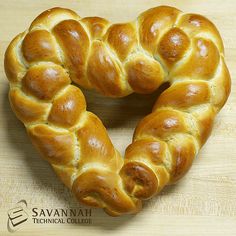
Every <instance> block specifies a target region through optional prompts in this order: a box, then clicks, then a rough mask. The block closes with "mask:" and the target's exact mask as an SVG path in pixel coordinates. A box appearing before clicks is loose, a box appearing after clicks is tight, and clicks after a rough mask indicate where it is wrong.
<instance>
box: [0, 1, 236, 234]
mask: <svg viewBox="0 0 236 236" xmlns="http://www.w3.org/2000/svg"><path fill="white" fill-rule="evenodd" d="M162 4H165V5H172V6H176V7H178V8H180V9H182V10H183V11H185V12H195V13H200V14H203V15H206V16H207V17H209V18H210V19H211V20H212V21H213V22H214V23H215V24H216V25H217V27H218V28H219V30H220V32H221V34H222V36H223V39H224V43H225V48H226V61H227V64H228V67H229V69H230V72H231V76H232V79H233V81H232V93H231V96H230V98H229V100H228V102H227V104H226V105H225V107H224V109H223V110H222V111H221V112H220V114H219V115H218V117H217V119H216V121H215V125H214V131H213V134H212V136H211V138H210V139H209V140H208V142H207V144H206V145H205V146H204V148H203V149H202V150H201V152H200V154H199V156H198V158H197V159H196V161H195V162H194V164H193V167H192V169H191V171H190V172H189V173H188V174H187V175H186V177H185V178H184V179H183V180H182V181H181V183H179V184H176V185H175V186H171V187H168V188H166V189H165V190H164V191H163V193H162V194H161V195H160V196H158V197H156V198H155V199H152V200H150V201H148V202H147V203H145V206H144V209H143V211H142V212H141V213H140V214H138V215H136V216H135V217H134V216H125V217H120V218H112V217H109V216H107V215H106V214H105V213H103V211H101V210H97V209H96V210H95V209H92V210H91V217H90V216H89V217H88V218H90V220H91V224H78V223H77V224H69V223H67V222H66V223H64V224H63V223H61V224H56V223H51V224H49V223H47V224H46V223H33V219H32V217H33V216H32V215H33V214H34V212H33V211H32V210H33V208H37V210H35V211H39V209H41V208H43V209H44V210H46V209H49V210H50V209H52V210H53V211H55V210H56V209H61V208H62V209H74V208H75V209H76V211H77V212H78V209H79V208H81V209H82V211H83V212H85V210H86V209H87V208H86V207H84V206H81V205H79V204H78V203H77V202H76V201H75V199H74V198H73V197H72V196H71V194H70V193H69V191H68V190H67V189H66V188H65V187H64V186H63V185H62V183H61V182H60V181H59V180H58V179H57V177H56V176H55V174H54V173H53V171H52V170H51V168H50V167H49V165H48V164H47V163H46V162H45V161H43V160H42V159H41V158H40V157H39V155H38V153H37V152H36V151H35V149H34V148H33V147H32V145H31V143H30V141H29V139H28V137H27V135H26V132H25V130H24V127H23V125H22V124H21V123H20V122H19V121H18V120H17V119H16V118H15V115H14V114H13V113H12V111H11V109H10V106H9V103H8V98H7V93H8V83H7V80H6V76H5V74H4V69H3V56H4V52H5V49H6V47H7V45H8V43H9V42H10V40H11V39H12V38H13V37H14V36H15V35H16V34H18V33H19V32H21V31H24V30H25V29H26V28H27V27H28V26H29V23H30V22H31V21H32V20H33V18H34V17H36V16H37V15H38V14H39V13H40V12H42V11H43V10H45V9H47V8H51V7H53V6H62V7H68V8H71V9H74V10H75V11H77V12H78V13H79V14H80V15H81V16H93V15H98V16H103V17H105V18H108V19H110V20H111V21H114V22H118V21H129V20H131V19H134V18H135V17H136V16H137V15H138V14H139V13H140V12H142V11H143V10H145V9H148V8H150V7H153V6H157V5H162ZM235 11H236V1H235V0H224V1H222V0H208V1H204V0H198V1H194V0H182V1H164V0H163V1H155V0H145V1H144V0H113V1H111V0H110V1H109V0H96V1H95V0H86V1H82V0H81V1H79V0H70V1H65V0H50V1H49V0H34V1H32V0H8V1H4V0H1V1H0V103H1V104H0V121H1V122H0V173H1V174H0V184H1V186H0V235H1V236H5V235H24V236H27V235H30V236H31V235H34V236H36V235H58V236H59V235H70V236H72V235H108V234H111V235H113V236H115V235H119V236H121V235H130V236H131V235H136V236H138V235H157V236H164V235H166V236H170V235H174V236H178V235H181V236H183V235H186V236H187V235H188V236H189V235H191V236H200V235H207V236H209V235H214V236H216V235H219V236H222V235H224V236H229V235H236V93H235V91H236V83H235V80H234V78H235V76H236V72H235V71H236V70H235V63H236V43H235V41H236V25H235V24H236V13H235ZM85 95H86V97H87V100H88V107H89V109H90V110H91V111H93V112H94V113H96V114H97V115H99V116H100V117H101V119H102V120H103V122H104V124H105V125H106V127H107V128H108V129H109V133H110V135H111V138H112V140H113V142H114V144H115V145H116V147H117V148H118V149H119V150H120V151H121V152H122V153H123V152H124V150H125V147H126V146H127V144H128V143H129V142H130V141H131V137H132V132H133V129H134V127H135V125H136V123H137V121H138V120H139V119H140V118H141V117H143V116H144V115H145V114H147V113H148V112H149V111H150V109H151V106H152V104H153V102H154V100H155V98H156V97H155V94H154V95H151V96H145V97H144V98H142V97H141V96H137V95H132V96H130V97H128V98H124V99H118V100H111V99H104V98H102V97H101V96H98V95H94V94H93V93H91V92H85ZM138 99H139V100H138ZM95 101H96V102H95ZM22 199H23V200H25V201H26V202H27V207H25V210H24V211H25V212H26V214H27V215H28V220H27V221H26V222H24V223H22V224H20V225H19V229H18V230H17V231H16V232H14V234H10V233H9V231H8V229H7V222H8V212H9V210H10V209H12V208H15V207H16V206H19V205H20V204H23V205H24V204H25V203H24V202H21V203H18V204H17V202H19V201H20V200H22ZM88 210H89V209H88ZM20 212H21V210H20ZM84 214H85V213H84ZM27 215H26V216H27ZM81 217H82V216H80V217H79V218H81ZM46 218H47V217H46ZM57 218H58V217H57ZM66 218H68V217H64V219H65V220H66ZM82 218H83V217H82ZM85 218H86V217H85ZM9 230H11V228H9Z"/></svg>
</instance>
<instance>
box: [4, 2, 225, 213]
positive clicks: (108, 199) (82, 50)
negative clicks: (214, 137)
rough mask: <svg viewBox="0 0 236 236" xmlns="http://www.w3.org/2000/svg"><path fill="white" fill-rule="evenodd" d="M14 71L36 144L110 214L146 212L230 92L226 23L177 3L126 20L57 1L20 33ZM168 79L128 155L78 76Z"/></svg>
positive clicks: (15, 103)
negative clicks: (144, 205)
mask: <svg viewBox="0 0 236 236" xmlns="http://www.w3.org/2000/svg"><path fill="white" fill-rule="evenodd" d="M5 71H6V75H7V77H8V79H9V82H10V92H9V98H10V103H11V106H12V109H13V111H14V112H15V114H16V115H17V117H18V118H19V119H20V120H21V121H22V122H23V123H24V125H25V127H26V129H27V132H28V134H29V136H30V138H31V140H32V142H33V144H34V146H35V147H36V148H37V149H38V150H39V152H40V153H41V154H42V156H43V157H44V158H45V159H46V160H47V161H48V162H49V163H50V164H51V165H52V167H53V168H54V170H55V172H56V174H57V175H58V176H59V177H60V178H61V180H62V181H63V182H64V184H65V185H66V186H67V187H68V188H70V189H71V190H72V192H73V193H74V195H75V196H76V197H77V199H78V200H79V201H80V202H83V203H85V204H87V205H89V206H94V207H101V208H104V209H105V211H106V212H107V213H108V214H110V215H120V214H128V213H136V212H137V211H139V210H140V209H141V201H142V200H144V199H148V198H151V197H152V196H154V195H155V194H157V193H158V192H160V191H161V189H162V188H163V187H164V186H165V185H167V184H170V183H173V182H175V181H177V180H178V179H180V178H181V177H182V176H183V175H184V174H185V173H186V172H187V171H188V170H189V168H190V166H191V164H192V162H193V160H194V157H195V156H196V155H197V153H198V152H199V150H200V148H201V147H202V146H203V144H204V143H205V142H206V140H207V138H208V136H209V135H210V133H211V129H212V124H213V121H214V118H215V115H216V114H217V113H218V112H219V110H220V109H221V108H222V106H223V105H224V104H225V102H226V100H227V98H228V96H229V93H230V75H229V72H228V69H227V67H226V64H225V61H224V48H223V43H222V40H221V37H220V35H219V33H218V31H217V29H216V27H215V26H214V25H213V24H212V23H211V22H210V21H209V20H207V19H206V18H205V17H203V16H200V15H196V14H184V13H182V12H181V11H179V10H178V9H176V8H173V7H167V6H161V7H157V8H153V9H150V10H148V11H146V12H144V13H142V14H141V15H140V16H139V17H138V18H137V19H136V20H135V21H133V22H130V23H122V24H111V23H109V22H108V21H107V20H105V19H103V18H99V17H86V18H80V17H79V16H78V15H77V14H76V13H75V12H73V11H71V10H68V9H62V8H53V9H50V10H47V11H45V12H43V13H42V14H41V15H39V16H38V17H37V18H36V19H35V20H34V21H33V23H32V24H31V26H30V28H29V29H28V30H27V31H26V32H24V33H21V34H19V35H18V36H17V37H16V38H15V39H14V40H13V41H12V42H11V44H10V45H9V47H8V49H7V51H6V54H5ZM164 82H169V84H170V86H169V88H168V89H166V90H165V91H164V92H163V93H162V94H161V95H160V97H159V98H158V99H157V101H156V103H155V105H154V108H153V110H152V113H151V114H150V115H148V116H146V117H145V118H144V119H143V120H142V121H141V122H140V123H139V124H138V126H137V128H136V130H135V133H134V137H133V142H132V144H130V145H129V146H128V147H127V149H126V153H125V158H124V159H123V158H122V157H121V155H120V154H119V152H118V151H117V150H116V149H115V148H114V146H113V145H112V143H111V141H110V138H109V137H108V134H107V131H106V129H105V127H104V126H103V124H102V122H101V121H100V119H99V118H98V117H97V116H95V115H94V114H92V113H90V112H88V111H86V101H85V98H84V95H83V93H82V92H81V90H80V89H79V88H78V87H77V86H76V85H79V86H82V87H84V88H88V89H90V88H91V89H95V90H97V91H98V92H100V93H102V94H103V95H105V96H110V97H123V96H126V95H128V94H131V93H133V92H136V93H141V94H147V93H152V92H153V91H154V90H156V89H157V88H158V87H159V86H160V85H161V84H163V83H164Z"/></svg>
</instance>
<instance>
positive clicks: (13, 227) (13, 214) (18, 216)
mask: <svg viewBox="0 0 236 236" xmlns="http://www.w3.org/2000/svg"><path fill="white" fill-rule="evenodd" d="M27 220H28V214H27V202H26V201H25V200H21V201H19V202H17V204H16V206H15V207H14V208H12V209H10V210H9V211H8V221H7V229H8V231H9V232H15V231H17V230H18V229H19V228H20V227H21V225H22V224H23V223H24V222H26V221H27Z"/></svg>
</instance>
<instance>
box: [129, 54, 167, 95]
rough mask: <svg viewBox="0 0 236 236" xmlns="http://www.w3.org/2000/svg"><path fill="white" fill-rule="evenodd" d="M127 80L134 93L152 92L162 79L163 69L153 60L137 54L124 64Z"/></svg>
mask: <svg viewBox="0 0 236 236" xmlns="http://www.w3.org/2000/svg"><path fill="white" fill-rule="evenodd" d="M126 71H127V77H128V82H129V84H130V86H131V88H132V89H133V90H134V91H135V92H136V93H141V94H145V93H152V92H153V91H155V90H156V89H157V88H159V86H160V85H161V84H162V83H163V81H164V71H163V69H162V67H161V65H160V64H159V63H158V62H157V61H155V60H150V59H149V58H145V57H144V56H142V55H139V56H138V55H137V56H136V58H135V59H134V60H131V61H130V62H128V63H127V64H126Z"/></svg>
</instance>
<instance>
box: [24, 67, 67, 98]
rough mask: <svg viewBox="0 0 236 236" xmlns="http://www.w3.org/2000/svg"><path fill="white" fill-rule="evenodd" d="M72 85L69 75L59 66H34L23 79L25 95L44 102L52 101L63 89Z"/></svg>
mask: <svg viewBox="0 0 236 236" xmlns="http://www.w3.org/2000/svg"><path fill="white" fill-rule="evenodd" d="M69 84H70V78H69V76H68V75H67V73H66V72H65V71H64V70H63V69H62V68H61V66H58V65H54V64H52V65H50V64H40V65H35V66H32V67H31V68H30V69H29V70H28V71H27V73H26V75H25V76H24V78H23V79H22V86H23V90H24V92H25V93H28V94H31V95H33V96H35V97H37V98H39V99H42V100H51V99H52V98H53V97H54V96H55V95H56V94H57V93H58V92H59V91H60V90H61V89H62V88H64V87H65V86H66V85H69Z"/></svg>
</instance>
